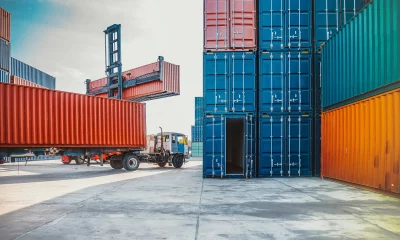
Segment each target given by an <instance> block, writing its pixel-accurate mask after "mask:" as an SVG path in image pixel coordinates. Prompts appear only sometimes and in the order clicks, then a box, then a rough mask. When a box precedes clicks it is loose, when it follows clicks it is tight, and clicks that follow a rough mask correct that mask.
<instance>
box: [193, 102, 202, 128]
mask: <svg viewBox="0 0 400 240" xmlns="http://www.w3.org/2000/svg"><path fill="white" fill-rule="evenodd" d="M203 115H204V107H203V98H202V97H196V98H195V109H194V119H195V123H194V125H195V126H203Z"/></svg>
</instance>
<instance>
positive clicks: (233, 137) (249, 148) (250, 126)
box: [203, 114, 256, 178]
mask: <svg viewBox="0 0 400 240" xmlns="http://www.w3.org/2000/svg"><path fill="white" fill-rule="evenodd" d="M255 124H256V118H255V117H254V115H250V114H247V115H246V114H225V115H207V117H205V119H204V127H205V129H204V134H205V135H204V141H203V147H204V152H203V177H218V178H224V177H227V178H230V177H239V178H240V177H246V178H251V177H255V137H256V136H255V127H256V125H255Z"/></svg>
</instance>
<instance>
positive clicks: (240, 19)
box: [230, 0, 256, 49]
mask: <svg viewBox="0 0 400 240" xmlns="http://www.w3.org/2000/svg"><path fill="white" fill-rule="evenodd" d="M255 2H256V1H255V0H230V4H231V5H230V10H231V16H230V19H231V23H230V25H231V31H230V35H231V48H233V49H238V48H241V49H245V48H246V49H249V48H250V49H255V48H256V26H255V15H256V6H255Z"/></svg>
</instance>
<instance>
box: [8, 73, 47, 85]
mask: <svg viewBox="0 0 400 240" xmlns="http://www.w3.org/2000/svg"><path fill="white" fill-rule="evenodd" d="M10 83H11V84H16V85H22V86H28V87H37V88H45V87H42V86H40V85H39V84H36V83H33V82H29V81H27V80H25V79H23V78H20V77H17V76H11V77H10Z"/></svg>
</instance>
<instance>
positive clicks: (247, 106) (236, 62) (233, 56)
mask: <svg viewBox="0 0 400 240" xmlns="http://www.w3.org/2000/svg"><path fill="white" fill-rule="evenodd" d="M203 66H204V67H203V91H204V92H203V97H204V100H203V101H204V102H205V103H204V107H205V108H204V112H205V113H213V114H223V113H234V112H255V111H256V95H255V94H256V54H255V53H254V52H217V53H204V58H203Z"/></svg>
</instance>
